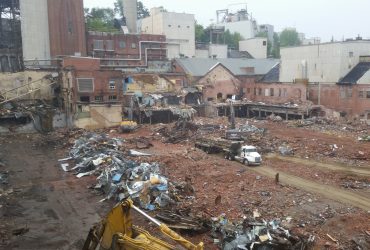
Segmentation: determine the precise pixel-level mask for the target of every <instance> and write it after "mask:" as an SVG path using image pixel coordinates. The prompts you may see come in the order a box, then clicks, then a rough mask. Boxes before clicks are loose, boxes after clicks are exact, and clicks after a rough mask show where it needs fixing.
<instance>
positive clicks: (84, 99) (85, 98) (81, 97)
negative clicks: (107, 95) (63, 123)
mask: <svg viewBox="0 0 370 250" xmlns="http://www.w3.org/2000/svg"><path fill="white" fill-rule="evenodd" d="M80 102H90V96H80Z"/></svg>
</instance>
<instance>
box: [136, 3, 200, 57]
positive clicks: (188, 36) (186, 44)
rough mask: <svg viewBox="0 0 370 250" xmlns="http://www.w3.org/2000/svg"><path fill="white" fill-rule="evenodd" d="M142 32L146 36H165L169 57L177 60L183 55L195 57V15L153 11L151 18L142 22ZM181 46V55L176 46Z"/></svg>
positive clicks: (157, 9) (155, 9) (156, 9)
mask: <svg viewBox="0 0 370 250" xmlns="http://www.w3.org/2000/svg"><path fill="white" fill-rule="evenodd" d="M141 32H142V33H144V34H159V35H165V36H166V39H167V42H168V43H169V45H168V49H169V52H168V57H169V58H171V59H172V58H176V57H180V54H183V55H184V56H187V57H193V56H195V19H194V15H193V14H185V13H175V12H163V10H161V9H160V8H153V9H151V15H150V17H147V18H144V19H142V20H141ZM171 45H177V46H179V51H180V53H179V54H175V53H176V52H177V48H176V46H171Z"/></svg>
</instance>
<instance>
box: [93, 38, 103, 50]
mask: <svg viewBox="0 0 370 250" xmlns="http://www.w3.org/2000/svg"><path fill="white" fill-rule="evenodd" d="M94 50H104V41H103V40H94Z"/></svg>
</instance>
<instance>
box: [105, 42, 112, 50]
mask: <svg viewBox="0 0 370 250" xmlns="http://www.w3.org/2000/svg"><path fill="white" fill-rule="evenodd" d="M106 45H107V47H106V50H114V48H113V40H107V41H106Z"/></svg>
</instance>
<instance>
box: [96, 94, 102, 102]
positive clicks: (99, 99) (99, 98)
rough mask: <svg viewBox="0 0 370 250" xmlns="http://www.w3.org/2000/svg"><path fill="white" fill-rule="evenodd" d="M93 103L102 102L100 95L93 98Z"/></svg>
mask: <svg viewBox="0 0 370 250" xmlns="http://www.w3.org/2000/svg"><path fill="white" fill-rule="evenodd" d="M95 101H96V102H102V101H103V96H102V95H98V96H95Z"/></svg>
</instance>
